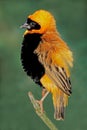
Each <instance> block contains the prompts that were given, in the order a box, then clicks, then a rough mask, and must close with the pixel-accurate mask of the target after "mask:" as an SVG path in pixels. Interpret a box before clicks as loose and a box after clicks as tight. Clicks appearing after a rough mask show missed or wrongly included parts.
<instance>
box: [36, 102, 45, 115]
mask: <svg viewBox="0 0 87 130" xmlns="http://www.w3.org/2000/svg"><path fill="white" fill-rule="evenodd" d="M36 102H37V103H38V104H39V106H40V109H41V114H43V113H44V108H43V101H42V100H36Z"/></svg>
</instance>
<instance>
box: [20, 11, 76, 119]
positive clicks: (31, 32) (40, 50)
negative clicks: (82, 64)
mask: <svg viewBox="0 0 87 130" xmlns="http://www.w3.org/2000/svg"><path fill="white" fill-rule="evenodd" d="M22 27H24V28H27V30H26V31H25V33H24V41H23V47H22V53H21V59H22V64H23V67H24V69H25V71H26V72H27V74H28V75H29V76H31V77H32V79H34V81H35V82H36V83H38V84H40V85H41V86H43V87H44V90H45V92H44V94H43V95H45V93H46V92H50V93H52V98H53V104H54V109H55V112H54V118H55V119H57V120H61V119H64V108H65V107H66V105H67V104H68V97H69V96H70V94H71V82H70V72H69V66H70V67H72V66H73V64H72V62H73V57H72V52H71V50H70V49H69V47H68V46H67V44H66V43H65V42H64V41H63V40H62V39H61V37H60V35H59V33H58V32H57V30H56V22H55V19H54V17H53V16H52V14H51V13H49V12H48V11H45V10H38V11H36V12H35V13H34V14H32V15H29V16H28V19H27V22H26V23H25V24H24V25H22Z"/></svg>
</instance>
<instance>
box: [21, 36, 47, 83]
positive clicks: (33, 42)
mask: <svg viewBox="0 0 87 130" xmlns="http://www.w3.org/2000/svg"><path fill="white" fill-rule="evenodd" d="M40 36H41V35H39V34H27V35H25V36H24V41H23V43H22V48H21V61H22V66H23V68H24V70H25V72H26V73H27V75H29V76H30V77H31V78H32V79H33V80H34V81H35V82H36V83H38V84H40V85H41V83H40V79H41V77H42V76H43V75H44V73H45V70H44V67H43V65H42V64H41V63H40V62H39V60H38V56H37V54H35V53H34V50H35V49H36V48H37V47H38V45H39V43H40V41H41V38H40Z"/></svg>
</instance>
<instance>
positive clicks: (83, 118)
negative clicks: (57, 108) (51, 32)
mask: <svg viewBox="0 0 87 130" xmlns="http://www.w3.org/2000/svg"><path fill="white" fill-rule="evenodd" d="M37 9H46V10H48V11H50V12H52V14H53V15H54V16H55V19H56V22H57V28H58V30H59V32H60V34H61V36H62V38H63V39H64V40H65V41H66V42H67V43H68V45H69V46H70V47H71V49H72V51H73V54H74V68H73V69H72V70H71V72H72V75H71V79H72V86H73V94H72V96H71V97H70V99H69V105H68V107H67V109H66V113H65V120H64V121H55V120H54V118H53V112H54V110H53V105H52V99H51V95H49V96H48V97H47V98H46V100H45V102H44V107H45V110H46V113H47V115H48V117H49V118H50V119H51V120H52V121H53V123H54V124H55V125H56V126H57V127H58V128H59V130H69V129H70V130H86V129H87V0H66V1H64V0H23V1H18V0H15V1H11V0H8V1H6V0H0V130H38V129H39V130H48V128H47V127H46V126H45V124H44V123H43V122H42V121H41V120H40V119H39V118H38V117H37V115H36V114H35V112H34V109H33V107H32V104H31V103H30V100H29V98H28V95H27V93H28V91H32V92H33V94H34V95H35V97H36V98H37V99H39V98H40V97H41V88H40V87H38V85H36V84H35V83H34V82H33V81H32V80H31V79H30V78H29V77H28V76H27V75H26V74H25V72H24V71H23V69H22V66H21V61H20V50H21V43H22V40H23V32H24V30H22V29H20V28H19V27H20V25H21V24H23V23H24V22H25V20H26V17H27V15H28V14H31V13H33V12H34V11H35V10H37ZM37 69H38V68H37ZM48 104H49V105H48Z"/></svg>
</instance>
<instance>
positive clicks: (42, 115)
mask: <svg viewBox="0 0 87 130" xmlns="http://www.w3.org/2000/svg"><path fill="white" fill-rule="evenodd" d="M28 96H29V98H30V100H31V103H32V104H33V107H34V109H35V111H36V114H37V115H38V116H39V117H40V118H41V119H42V121H43V122H44V123H45V124H46V125H47V126H48V128H49V129H50V130H58V129H57V128H56V127H55V125H54V124H53V123H52V122H51V120H50V119H49V118H48V117H47V115H46V114H45V112H44V113H41V109H40V106H39V104H38V103H37V102H36V99H35V98H34V96H33V95H32V93H31V92H29V93H28Z"/></svg>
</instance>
